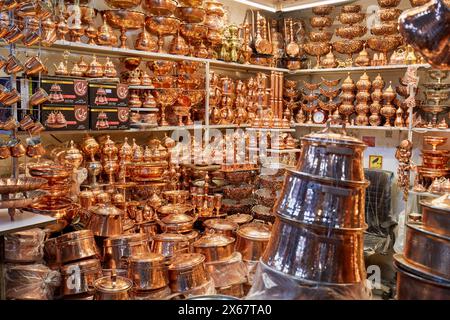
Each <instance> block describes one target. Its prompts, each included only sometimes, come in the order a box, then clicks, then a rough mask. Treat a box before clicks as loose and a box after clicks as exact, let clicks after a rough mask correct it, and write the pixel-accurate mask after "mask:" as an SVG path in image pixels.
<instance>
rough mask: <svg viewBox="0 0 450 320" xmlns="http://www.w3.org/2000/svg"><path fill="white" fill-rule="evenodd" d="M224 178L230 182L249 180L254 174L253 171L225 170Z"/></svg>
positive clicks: (237, 182) (239, 182)
mask: <svg viewBox="0 0 450 320" xmlns="http://www.w3.org/2000/svg"><path fill="white" fill-rule="evenodd" d="M224 173H225V180H226V181H227V182H229V183H231V184H234V185H236V184H241V183H245V182H250V180H251V179H252V178H253V176H254V172H253V171H225V172H224Z"/></svg>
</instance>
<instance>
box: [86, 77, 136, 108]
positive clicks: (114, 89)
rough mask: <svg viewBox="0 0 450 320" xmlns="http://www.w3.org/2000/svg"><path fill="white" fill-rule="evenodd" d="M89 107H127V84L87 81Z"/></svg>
mask: <svg viewBox="0 0 450 320" xmlns="http://www.w3.org/2000/svg"><path fill="white" fill-rule="evenodd" d="M89 106H90V107H128V85H126V84H123V83H89Z"/></svg>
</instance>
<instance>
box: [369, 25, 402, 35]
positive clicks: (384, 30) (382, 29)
mask: <svg viewBox="0 0 450 320" xmlns="http://www.w3.org/2000/svg"><path fill="white" fill-rule="evenodd" d="M397 27H398V23H397V22H383V23H382V24H379V25H376V26H373V27H372V28H371V29H370V33H371V34H373V35H375V36H387V35H392V34H396V33H397Z"/></svg>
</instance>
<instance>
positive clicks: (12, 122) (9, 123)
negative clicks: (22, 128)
mask: <svg viewBox="0 0 450 320" xmlns="http://www.w3.org/2000/svg"><path fill="white" fill-rule="evenodd" d="M18 126H19V123H18V122H17V120H16V119H15V118H14V117H9V118H8V120H6V121H5V122H4V123H3V129H4V130H8V131H9V130H13V129H15V128H17V127H18Z"/></svg>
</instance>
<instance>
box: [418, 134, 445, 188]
mask: <svg viewBox="0 0 450 320" xmlns="http://www.w3.org/2000/svg"><path fill="white" fill-rule="evenodd" d="M423 141H424V143H425V144H428V145H430V146H431V149H422V159H423V163H422V165H421V166H418V167H417V172H418V175H419V178H418V182H419V183H421V184H422V186H423V187H425V188H427V187H429V186H430V185H431V183H432V182H433V181H434V180H436V179H439V178H442V177H448V176H449V175H450V168H449V167H448V160H449V157H450V151H449V150H446V149H440V150H439V149H437V147H438V146H440V145H443V144H444V143H445V142H446V141H447V138H445V137H437V136H425V137H424V138H423Z"/></svg>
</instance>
